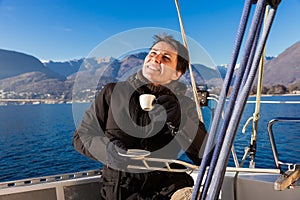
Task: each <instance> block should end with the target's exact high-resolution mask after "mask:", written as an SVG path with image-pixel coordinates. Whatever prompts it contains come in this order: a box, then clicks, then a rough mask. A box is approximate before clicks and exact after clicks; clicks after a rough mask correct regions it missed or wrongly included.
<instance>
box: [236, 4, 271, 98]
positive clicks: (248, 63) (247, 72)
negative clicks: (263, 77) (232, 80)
mask: <svg viewBox="0 0 300 200" xmlns="http://www.w3.org/2000/svg"><path fill="white" fill-rule="evenodd" d="M263 9H264V10H263V11H262V12H261V16H260V19H259V24H258V28H257V30H256V33H255V37H254V41H253V45H252V47H251V52H250V56H249V60H248V62H247V67H246V70H245V73H244V75H243V80H242V84H241V87H240V90H241V89H242V88H243V86H244V85H245V82H246V80H247V77H248V75H249V71H250V68H251V65H252V63H253V59H254V55H255V52H256V49H257V44H258V40H259V36H260V33H261V28H262V24H263V21H264V13H265V11H266V7H263ZM239 93H240V91H239Z"/></svg>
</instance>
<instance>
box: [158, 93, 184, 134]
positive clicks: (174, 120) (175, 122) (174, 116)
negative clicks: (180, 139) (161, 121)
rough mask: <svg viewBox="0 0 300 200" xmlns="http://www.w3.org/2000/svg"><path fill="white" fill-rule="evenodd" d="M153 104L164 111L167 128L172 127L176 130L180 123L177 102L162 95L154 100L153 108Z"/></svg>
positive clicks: (170, 97)
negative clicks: (159, 106)
mask: <svg viewBox="0 0 300 200" xmlns="http://www.w3.org/2000/svg"><path fill="white" fill-rule="evenodd" d="M155 104H159V105H161V106H163V108H164V109H165V111H166V113H167V119H166V122H167V124H168V126H173V127H174V128H176V129H178V127H179V125H180V121H181V109H180V104H179V102H178V100H177V99H176V98H175V97H174V96H170V95H162V96H159V97H158V98H157V99H156V100H155V102H154V108H155Z"/></svg>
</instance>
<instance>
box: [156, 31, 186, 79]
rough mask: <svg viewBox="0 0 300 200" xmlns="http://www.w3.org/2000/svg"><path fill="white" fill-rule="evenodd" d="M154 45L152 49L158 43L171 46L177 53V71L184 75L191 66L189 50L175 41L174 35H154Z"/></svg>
mask: <svg viewBox="0 0 300 200" xmlns="http://www.w3.org/2000/svg"><path fill="white" fill-rule="evenodd" d="M153 38H154V40H155V41H154V43H153V45H152V46H151V48H152V47H153V46H154V45H155V44H157V43H158V42H165V43H168V44H170V45H171V46H172V47H173V48H174V49H175V50H176V51H177V66H176V70H177V71H179V72H181V73H182V74H184V73H185V72H186V70H187V68H188V66H189V54H188V50H187V49H186V48H185V46H183V45H182V44H181V43H180V42H179V41H177V40H175V39H174V38H173V36H172V35H167V34H163V35H154V37H153Z"/></svg>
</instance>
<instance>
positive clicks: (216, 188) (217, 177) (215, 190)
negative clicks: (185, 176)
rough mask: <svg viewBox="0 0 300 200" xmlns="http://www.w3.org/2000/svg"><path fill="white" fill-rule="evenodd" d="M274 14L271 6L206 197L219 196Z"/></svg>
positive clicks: (274, 11)
mask: <svg viewBox="0 0 300 200" xmlns="http://www.w3.org/2000/svg"><path fill="white" fill-rule="evenodd" d="M262 6H263V5H262ZM275 14H276V10H275V9H274V8H272V9H271V10H270V12H269V17H268V20H267V23H266V29H265V30H264V32H263V34H262V39H261V40H260V43H259V45H258V50H257V52H256V54H255V58H254V62H253V64H252V66H251V70H250V73H249V76H248V79H247V80H246V83H245V86H244V88H243V89H242V91H241V93H240V95H239V98H238V101H237V102H239V103H237V105H236V107H235V108H234V111H233V114H232V119H231V121H230V123H229V126H228V130H227V134H226V137H225V139H224V144H226V145H224V146H223V147H222V150H221V154H220V156H219V159H218V162H217V166H216V169H219V170H216V173H214V176H213V177H214V178H213V181H212V183H211V186H210V193H209V194H208V198H207V199H217V198H218V196H219V192H220V189H221V186H222V182H223V179H224V175H225V170H226V165H227V162H228V157H229V153H230V147H231V145H232V144H233V140H234V137H235V134H236V130H237V128H238V124H239V121H240V119H241V116H242V113H243V110H244V108H245V105H246V102H247V99H248V95H249V92H250V90H251V87H252V84H253V81H254V78H255V75H256V72H257V69H258V66H259V62H260V58H261V56H262V54H263V50H264V46H265V44H266V41H267V38H268V35H269V32H270V29H271V26H272V23H273V21H274V17H275Z"/></svg>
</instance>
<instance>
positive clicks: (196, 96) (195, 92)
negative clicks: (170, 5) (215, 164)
mask: <svg viewBox="0 0 300 200" xmlns="http://www.w3.org/2000/svg"><path fill="white" fill-rule="evenodd" d="M175 4H176V8H177V15H178V18H179V24H180V30H181V35H182V40H183V42H184V46H185V47H186V48H187V49H188V42H187V39H186V34H185V30H184V26H183V22H182V17H181V14H180V7H179V3H178V0H175ZM188 54H189V51H188ZM188 56H189V55H188ZM189 60H190V56H189ZM189 71H190V77H191V83H192V89H193V94H194V99H195V103H196V108H197V114H198V118H199V120H200V121H201V122H204V120H203V116H202V111H201V107H200V101H199V98H198V93H197V87H196V81H195V78H194V74H193V69H192V64H191V62H189Z"/></svg>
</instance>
